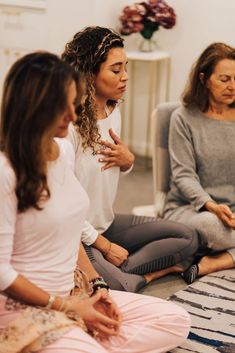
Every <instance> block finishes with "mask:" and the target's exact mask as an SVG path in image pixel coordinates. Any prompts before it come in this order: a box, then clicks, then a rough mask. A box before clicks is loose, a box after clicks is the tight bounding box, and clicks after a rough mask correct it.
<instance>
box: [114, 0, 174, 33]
mask: <svg viewBox="0 0 235 353" xmlns="http://www.w3.org/2000/svg"><path fill="white" fill-rule="evenodd" d="M120 22H121V28H120V33H121V34H122V35H130V34H132V33H137V32H139V33H140V34H141V35H142V37H143V38H145V39H147V40H151V38H152V36H153V34H154V32H156V31H157V30H158V29H159V27H160V26H162V27H164V28H166V29H170V28H172V27H174V26H175V24H176V14H175V11H174V9H173V8H172V7H170V6H168V5H167V3H166V2H165V1H164V0H148V1H142V2H139V3H135V4H134V5H131V6H125V7H124V9H123V10H122V13H121V16H120Z"/></svg>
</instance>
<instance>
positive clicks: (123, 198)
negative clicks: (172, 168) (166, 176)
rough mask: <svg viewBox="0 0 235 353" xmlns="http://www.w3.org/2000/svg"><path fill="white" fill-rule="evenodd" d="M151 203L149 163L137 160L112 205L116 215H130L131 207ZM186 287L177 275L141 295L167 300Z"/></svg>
mask: <svg viewBox="0 0 235 353" xmlns="http://www.w3.org/2000/svg"><path fill="white" fill-rule="evenodd" d="M152 202H153V179H152V169H151V161H149V160H148V161H146V160H143V159H141V158H137V160H136V164H135V167H134V169H133V170H132V171H131V173H130V174H128V175H123V176H121V178H120V182H119V189H118V194H117V198H116V201H115V204H114V211H115V212H116V213H124V214H128V213H131V211H132V209H133V207H136V206H140V205H141V206H142V205H148V204H151V203H152ZM185 287H186V283H185V282H184V281H183V280H182V278H180V276H179V275H168V276H166V277H164V278H161V279H158V280H156V281H153V282H152V283H150V284H149V285H147V286H146V287H145V288H144V289H143V290H141V293H145V294H148V295H152V296H158V297H160V298H167V297H168V296H170V295H171V294H173V293H175V292H176V291H178V290H180V289H183V288H185Z"/></svg>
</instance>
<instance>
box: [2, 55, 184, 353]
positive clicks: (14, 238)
mask: <svg viewBox="0 0 235 353" xmlns="http://www.w3.org/2000/svg"><path fill="white" fill-rule="evenodd" d="M76 97H77V91H76V84H75V76H74V73H73V70H72V69H71V67H70V66H69V65H67V64H66V63H64V62H62V61H61V60H60V59H59V58H58V57H57V56H55V55H53V54H50V53H42V52H39V53H33V54H28V55H26V56H25V57H23V58H21V59H19V60H18V61H17V62H16V63H15V64H14V65H13V66H12V68H11V69H10V71H9V73H8V75H7V78H6V81H5V85H4V93H3V99H2V111H1V124H0V141H1V151H0V200H1V201H0V352H4V353H5V352H8V353H19V352H35V353H37V352H38V353H58V352H61V353H65V352H66V353H75V352H84V353H91V352H92V353H108V352H110V353H111V352H115V353H120V352H123V353H125V352H126V353H127V352H128V353H140V352H141V353H151V352H166V351H168V350H169V349H172V348H174V347H175V346H177V345H178V344H180V343H181V341H182V340H183V339H184V337H186V335H187V333H188V330H189V315H188V314H187V313H186V312H185V311H184V310H183V309H182V308H180V307H178V306H176V305H174V304H172V303H170V302H166V301H164V300H161V299H157V298H153V297H145V296H142V295H138V294H133V293H122V292H116V293H113V292H111V291H110V294H109V292H107V290H106V289H104V288H103V289H99V288H98V287H97V286H96V287H95V284H97V283H96V282H95V281H94V280H95V278H94V279H93V281H91V283H88V282H87V281H86V280H85V279H86V276H85V274H83V275H82V273H81V271H79V270H78V269H76V263H77V259H78V249H79V243H80V239H81V229H82V227H83V224H84V220H85V217H86V212H87V209H88V205H89V200H88V197H87V195H86V192H85V191H84V189H83V188H82V186H81V184H80V183H79V182H78V180H77V178H76V177H75V176H74V172H73V170H72V168H71V166H70V165H69V163H68V160H71V156H70V155H71V153H73V150H72V149H70V152H69V148H67V152H65V151H64V150H63V149H61V148H60V146H59V145H58V144H57V142H56V141H55V139H54V137H65V136H66V135H67V133H68V126H69V123H70V122H71V121H73V120H75V117H76V115H75V101H76ZM67 144H69V142H68V141H67ZM67 153H69V154H67ZM79 261H80V254H79ZM82 265H84V262H83V263H82ZM91 284H94V285H93V289H92V287H91ZM112 298H115V301H116V303H117V304H118V306H117V304H115V303H114V301H113V299H112ZM118 307H119V308H118ZM122 316H123V319H122ZM146 323H148V325H146Z"/></svg>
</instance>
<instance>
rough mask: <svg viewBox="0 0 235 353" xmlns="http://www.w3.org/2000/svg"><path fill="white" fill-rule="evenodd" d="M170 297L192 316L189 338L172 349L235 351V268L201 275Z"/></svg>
mask: <svg viewBox="0 0 235 353" xmlns="http://www.w3.org/2000/svg"><path fill="white" fill-rule="evenodd" d="M168 300H170V301H173V302H175V303H176V304H178V305H180V306H182V307H183V308H185V309H186V310H187V311H188V313H189V314H190V315H191V320H192V323H191V329H190V333H189V336H188V339H187V340H185V341H184V343H183V344H182V345H181V346H180V347H178V348H176V349H174V350H172V351H171V353H190V352H195V353H215V352H221V353H235V269H232V270H225V271H219V272H215V273H213V274H210V275H207V276H204V277H201V278H200V279H198V280H196V281H195V282H194V283H193V284H191V285H189V286H188V287H187V288H185V289H184V290H180V291H178V292H176V293H175V294H173V295H172V296H171V297H170V298H168Z"/></svg>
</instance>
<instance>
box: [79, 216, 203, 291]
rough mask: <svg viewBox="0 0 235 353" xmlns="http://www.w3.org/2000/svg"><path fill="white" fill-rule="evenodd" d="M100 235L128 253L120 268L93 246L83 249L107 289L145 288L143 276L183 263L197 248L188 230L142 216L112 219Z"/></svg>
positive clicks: (195, 236)
mask: <svg viewBox="0 0 235 353" xmlns="http://www.w3.org/2000/svg"><path fill="white" fill-rule="evenodd" d="M103 235H104V236H105V237H106V238H107V239H109V240H110V241H111V242H114V243H116V244H118V245H121V246H123V247H124V248H125V249H127V250H128V252H129V257H128V259H127V260H126V261H125V262H124V263H123V264H122V266H121V267H120V268H119V267H116V266H114V265H113V264H111V263H110V262H108V261H107V260H106V259H105V258H104V257H103V255H102V253H101V252H100V251H99V250H97V249H95V248H93V247H92V246H85V249H86V252H87V254H88V256H89V258H90V260H91V262H92V264H93V266H94V267H95V268H96V270H97V272H98V273H99V274H100V275H101V276H103V277H104V279H105V280H106V281H107V283H108V284H109V286H110V288H112V289H116V290H125V291H130V292H136V291H138V290H139V289H140V288H141V287H143V286H144V285H145V284H146V281H145V278H144V277H143V275H145V274H147V273H151V272H155V271H158V270H162V269H164V268H166V267H169V266H172V265H175V264H177V263H179V262H182V261H183V260H186V259H187V258H190V257H192V256H193V255H194V254H195V252H196V250H197V248H198V237H197V233H196V232H194V231H193V230H191V229H190V228H188V227H187V226H185V225H183V224H180V223H176V222H172V221H165V220H160V219H154V218H149V217H144V216H141V217H140V216H133V215H115V219H114V221H113V223H112V224H111V226H110V227H109V228H108V229H107V230H106V231H105V232H104V233H103Z"/></svg>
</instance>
